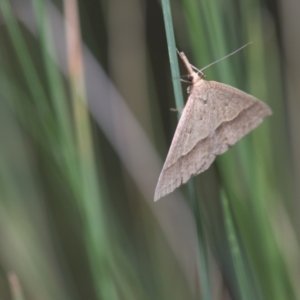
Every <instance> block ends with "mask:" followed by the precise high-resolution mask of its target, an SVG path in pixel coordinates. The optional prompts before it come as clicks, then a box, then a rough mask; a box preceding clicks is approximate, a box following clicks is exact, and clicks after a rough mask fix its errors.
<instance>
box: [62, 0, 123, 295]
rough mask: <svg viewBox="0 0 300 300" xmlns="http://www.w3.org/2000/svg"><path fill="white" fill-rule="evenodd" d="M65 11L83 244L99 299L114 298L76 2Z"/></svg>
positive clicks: (69, 2) (71, 1) (66, 5)
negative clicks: (83, 225)
mask: <svg viewBox="0 0 300 300" xmlns="http://www.w3.org/2000/svg"><path fill="white" fill-rule="evenodd" d="M64 11H65V17H66V35H67V54H68V55H67V57H68V67H69V79H70V89H71V97H72V104H73V109H74V121H75V134H76V138H77V150H78V163H79V170H80V184H81V195H80V202H81V203H80V206H81V209H82V213H83V217H84V224H85V233H86V236H85V238H86V244H87V248H88V255H89V261H90V265H91V269H92V272H93V277H94V281H95V286H96V291H97V293H98V298H99V299H112V300H114V299H118V297H117V293H116V289H115V287H114V283H113V280H112V278H111V275H110V274H111V270H110V262H109V260H110V252H109V249H108V248H109V247H108V239H107V236H106V232H105V222H104V219H105V218H104V213H103V208H102V201H103V198H102V197H103V194H104V193H103V189H102V190H100V188H101V182H100V181H98V180H97V179H98V176H97V172H96V164H95V156H94V150H93V141H92V133H91V124H90V119H89V113H88V109H87V99H86V93H85V83H84V66H83V59H82V48H81V37H80V25H79V16H78V7H77V1H76V0H65V1H64Z"/></svg>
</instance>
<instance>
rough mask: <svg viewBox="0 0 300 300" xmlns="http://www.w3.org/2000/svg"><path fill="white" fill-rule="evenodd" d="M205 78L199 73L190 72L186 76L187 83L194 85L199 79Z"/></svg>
mask: <svg viewBox="0 0 300 300" xmlns="http://www.w3.org/2000/svg"><path fill="white" fill-rule="evenodd" d="M204 77H205V75H204V74H203V73H202V72H201V71H199V72H197V73H196V72H192V73H191V74H189V75H188V77H187V78H188V81H189V82H190V83H191V84H195V83H196V82H198V81H200V80H201V79H203V78H204Z"/></svg>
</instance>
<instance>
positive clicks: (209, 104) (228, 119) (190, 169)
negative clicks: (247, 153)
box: [154, 80, 272, 201]
mask: <svg viewBox="0 0 300 300" xmlns="http://www.w3.org/2000/svg"><path fill="white" fill-rule="evenodd" d="M271 114H272V111H271V109H270V108H269V107H268V106H267V105H266V104H265V103H263V102H261V101H259V100H258V99H256V98H255V97H253V96H251V95H249V94H246V93H244V92H242V91H240V90H238V89H236V88H233V87H231V86H228V85H226V84H222V83H219V82H214V81H209V82H207V81H205V80H201V81H200V82H199V83H197V84H196V85H195V86H193V89H192V93H191V95H190V97H189V99H188V101H187V104H186V106H185V108H184V111H183V113H182V116H181V118H180V120H179V123H178V126H177V129H176V131H175V134H174V138H173V140H172V143H171V146H170V150H169V153H168V155H167V158H166V161H165V164H164V166H163V169H162V171H161V174H160V176H159V180H158V183H157V186H156V190H155V196H154V200H155V201H157V200H158V199H160V198H161V197H163V196H165V195H167V194H169V193H171V192H172V191H174V190H175V189H176V188H177V187H179V186H180V185H181V184H183V183H186V182H187V181H188V180H189V178H190V177H191V176H193V175H196V174H200V173H202V172H203V171H205V170H206V169H208V168H209V166H210V165H211V164H212V162H213V161H214V159H215V156H216V155H219V154H222V153H224V152H225V151H226V150H227V149H228V148H229V147H230V146H232V145H234V144H235V143H236V142H237V141H238V140H240V139H241V138H242V137H243V136H245V135H246V134H247V133H249V132H250V131H251V130H252V129H254V128H255V127H257V126H258V125H259V124H260V123H261V122H262V120H263V118H264V117H265V116H267V115H271Z"/></svg>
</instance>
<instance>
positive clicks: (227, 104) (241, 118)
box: [209, 81, 272, 155]
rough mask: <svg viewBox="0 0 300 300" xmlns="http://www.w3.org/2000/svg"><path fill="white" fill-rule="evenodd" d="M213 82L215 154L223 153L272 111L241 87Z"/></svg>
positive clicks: (212, 103)
mask: <svg viewBox="0 0 300 300" xmlns="http://www.w3.org/2000/svg"><path fill="white" fill-rule="evenodd" d="M209 84H210V102H211V109H212V111H213V113H212V116H211V117H212V118H213V120H212V122H213V124H214V133H215V134H214V136H213V141H212V143H213V148H214V150H213V154H214V155H219V154H222V153H224V152H225V151H226V150H227V149H228V148H229V147H231V146H232V145H234V144H235V143H236V142H237V141H239V140H240V139H241V138H242V137H244V136H245V135H246V134H247V133H249V132H250V131H251V130H253V129H254V128H255V127H257V126H258V125H259V124H260V123H261V122H262V120H263V118H264V117H265V116H268V115H271V114H272V111H271V109H270V108H269V107H268V105H266V104H265V103H263V102H261V101H260V100H258V99H257V98H255V97H253V96H251V95H249V94H247V93H244V92H242V91H241V90H238V89H236V88H233V87H231V86H229V85H226V84H223V83H219V82H215V81H209Z"/></svg>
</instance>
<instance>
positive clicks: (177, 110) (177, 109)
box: [170, 107, 183, 114]
mask: <svg viewBox="0 0 300 300" xmlns="http://www.w3.org/2000/svg"><path fill="white" fill-rule="evenodd" d="M170 111H173V112H179V113H180V114H182V112H183V108H173V107H171V108H170Z"/></svg>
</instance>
